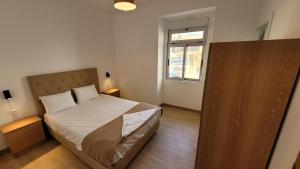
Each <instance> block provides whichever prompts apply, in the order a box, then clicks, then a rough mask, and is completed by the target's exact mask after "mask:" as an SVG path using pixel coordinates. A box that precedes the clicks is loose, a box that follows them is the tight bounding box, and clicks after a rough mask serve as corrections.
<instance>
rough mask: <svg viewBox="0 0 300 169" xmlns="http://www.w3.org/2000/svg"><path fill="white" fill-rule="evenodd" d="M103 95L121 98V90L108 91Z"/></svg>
mask: <svg viewBox="0 0 300 169" xmlns="http://www.w3.org/2000/svg"><path fill="white" fill-rule="evenodd" d="M102 93H103V94H107V95H110V96H115V97H121V94H120V89H109V90H106V91H104V92H102Z"/></svg>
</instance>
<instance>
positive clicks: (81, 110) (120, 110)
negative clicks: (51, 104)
mask: <svg viewBox="0 0 300 169" xmlns="http://www.w3.org/2000/svg"><path fill="white" fill-rule="evenodd" d="M137 104H138V102H134V101H129V100H125V99H120V98H116V97H112V96H108V95H100V96H99V97H98V98H96V99H92V100H89V101H86V102H84V103H81V104H79V105H77V106H75V107H73V108H71V109H67V110H64V111H61V112H58V113H56V114H51V115H47V113H46V114H45V121H46V123H47V125H48V126H49V127H51V128H52V129H53V130H54V131H56V132H58V133H59V134H61V135H63V136H64V137H65V138H66V139H67V140H68V141H70V142H72V143H74V144H75V146H76V148H77V149H78V150H80V151H82V147H81V143H82V141H83V139H84V138H85V137H86V136H87V135H88V134H90V133H91V132H93V131H95V130H96V129H98V128H99V127H101V126H103V125H105V124H107V123H109V122H111V121H112V120H114V119H116V118H117V117H119V116H121V115H122V114H124V113H125V112H127V111H128V110H129V109H131V108H133V107H134V106H136V105H137ZM149 118H150V117H149ZM146 120H147V119H146ZM132 124H134V123H132ZM129 127H130V126H129ZM135 127H136V125H135ZM126 131H128V130H126ZM127 134H128V133H127Z"/></svg>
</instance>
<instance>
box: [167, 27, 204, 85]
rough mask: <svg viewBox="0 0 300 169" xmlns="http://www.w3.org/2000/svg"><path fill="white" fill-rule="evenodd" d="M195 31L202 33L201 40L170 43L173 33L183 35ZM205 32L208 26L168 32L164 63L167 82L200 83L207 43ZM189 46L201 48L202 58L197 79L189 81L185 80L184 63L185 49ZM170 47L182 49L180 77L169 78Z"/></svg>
mask: <svg viewBox="0 0 300 169" xmlns="http://www.w3.org/2000/svg"><path fill="white" fill-rule="evenodd" d="M195 31H204V34H203V38H202V39H193V40H179V41H172V34H175V33H185V32H195ZM207 32H208V26H204V27H194V28H185V29H176V30H169V31H168V43H167V48H168V49H167V63H166V77H167V79H169V80H180V81H200V80H201V73H202V68H203V57H204V53H205V49H206V43H207ZM189 46H203V51H202V58H201V63H200V64H201V65H200V72H199V77H198V79H191V78H185V77H184V74H185V61H186V49H187V47H189ZM171 47H183V48H184V54H183V65H182V77H181V78H178V77H169V63H170V62H169V61H170V49H171Z"/></svg>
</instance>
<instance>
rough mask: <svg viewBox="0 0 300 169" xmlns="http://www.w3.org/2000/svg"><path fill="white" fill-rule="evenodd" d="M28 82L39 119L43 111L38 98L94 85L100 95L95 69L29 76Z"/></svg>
mask: <svg viewBox="0 0 300 169" xmlns="http://www.w3.org/2000/svg"><path fill="white" fill-rule="evenodd" d="M28 81H29V86H30V88H31V91H32V95H33V97H34V100H35V103H36V107H37V111H39V112H38V114H39V115H40V116H41V117H43V115H44V113H45V109H44V106H43V105H42V103H41V101H40V100H39V97H40V96H47V95H52V94H56V93H60V92H64V91H67V90H70V89H72V88H77V87H82V86H87V85H91V84H95V85H96V88H97V90H98V92H99V93H100V87H99V80H98V73H97V69H96V68H91V69H84V70H75V71H68V72H60V73H53V74H45V75H37V76H29V77H28ZM73 96H74V95H73ZM75 100H76V97H75Z"/></svg>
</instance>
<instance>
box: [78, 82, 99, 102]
mask: <svg viewBox="0 0 300 169" xmlns="http://www.w3.org/2000/svg"><path fill="white" fill-rule="evenodd" d="M74 92H75V94H76V97H77V101H78V103H79V104H80V103H83V102H85V101H88V100H91V99H94V98H97V97H99V94H98V92H97V90H96V87H95V85H89V86H84V87H80V88H74Z"/></svg>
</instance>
